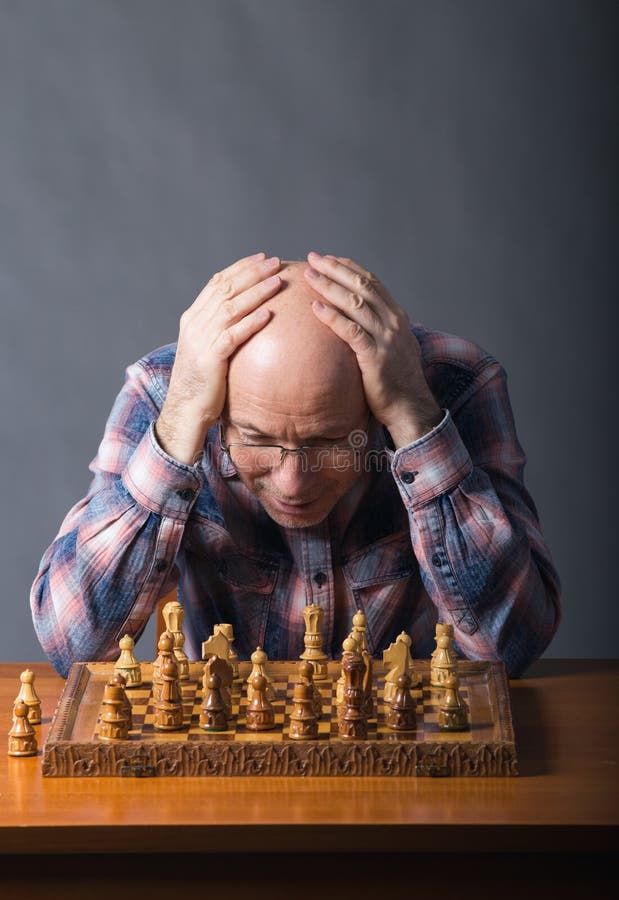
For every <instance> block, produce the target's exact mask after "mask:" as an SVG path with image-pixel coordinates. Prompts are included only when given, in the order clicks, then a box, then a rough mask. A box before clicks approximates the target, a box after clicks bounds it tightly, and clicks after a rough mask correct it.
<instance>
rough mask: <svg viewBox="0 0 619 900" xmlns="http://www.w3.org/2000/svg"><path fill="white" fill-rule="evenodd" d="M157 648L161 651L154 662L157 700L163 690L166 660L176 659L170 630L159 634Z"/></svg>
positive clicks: (154, 682) (154, 685) (154, 697)
mask: <svg viewBox="0 0 619 900" xmlns="http://www.w3.org/2000/svg"><path fill="white" fill-rule="evenodd" d="M157 649H158V651H159V653H158V655H157V659H156V660H155V662H154V663H153V691H152V693H153V700H156V699H157V698H158V696H159V693H160V691H161V686H162V684H163V678H162V675H161V672H162V669H163V666H164V664H165V662H166V661H167V660H169V659H172V658H174V660H176V657H175V655H174V638H173V637H172V635H171V634H170V632H169V631H162V632H161V634H160V635H159V641H158V642H157ZM177 671H178V665H177Z"/></svg>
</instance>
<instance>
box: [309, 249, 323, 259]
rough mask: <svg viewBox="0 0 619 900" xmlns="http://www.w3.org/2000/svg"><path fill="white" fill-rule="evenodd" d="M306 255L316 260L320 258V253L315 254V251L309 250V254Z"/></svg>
mask: <svg viewBox="0 0 619 900" xmlns="http://www.w3.org/2000/svg"><path fill="white" fill-rule="evenodd" d="M307 255H308V256H315V257H317V258H318V259H320V258H321V257H320V253H316V251H315V250H310V252H309V253H308V254H307Z"/></svg>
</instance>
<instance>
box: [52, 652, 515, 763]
mask: <svg viewBox="0 0 619 900" xmlns="http://www.w3.org/2000/svg"><path fill="white" fill-rule="evenodd" d="M419 662H420V663H422V665H421V668H424V669H425V668H426V667H428V663H427V661H425V660H424V661H419ZM423 664H425V665H423ZM105 665H106V664H101V663H93V664H89V663H75V664H74V665H73V666H72V667H71V671H70V673H69V677H68V679H67V682H66V684H65V687H64V690H63V692H62V694H61V697H60V699H59V702H58V707H57V709H56V713H55V715H54V721H53V725H52V728H51V730H50V733H49V737H48V739H47V742H46V744H45V749H44V754H43V769H42V771H43V775H45V776H47V777H97V776H98V777H115V776H116V777H118V776H121V777H122V776H125V777H127V776H133V777H152V776H176V777H193V776H239V775H241V776H242V775H249V776H256V775H266V776H297V777H298V776H305V777H307V776H340V777H342V776H352V777H355V776H357V777H358V776H368V777H372V776H377V777H384V776H395V777H402V776H409V777H424V776H427V777H446V776H456V777H493V776H515V775H518V761H517V758H516V748H515V743H514V733H513V724H512V718H511V710H510V704H509V686H508V681H507V674H506V670H505V666H504V664H503V663H501V662H498V663H497V662H476V661H470V660H463V661H462V663H461V666H462V671H463V674H465V673H467V674H484V673H485V674H486V676H487V678H488V681H489V689H491V694H493V697H492V700H493V706H494V711H495V715H496V716H497V718H498V721H499V725H500V729H499V730H500V734H501V739H500V740H496V741H490V742H483V743H480V742H463V743H448V744H445V743H441V742H423V743H417V742H413V741H407V742H405V741H398V740H397V737H396V739H395V740H394V741H393V742H392V741H374V740H366V741H355V742H354V743H348V742H346V741H338V740H329V741H324V740H315V741H303V742H298V743H295V742H292V741H291V742H286V743H281V742H274V743H269V742H258V743H251V742H245V743H244V742H230V741H209V742H205V743H200V742H187V741H182V742H181V741H179V742H172V741H166V742H164V743H159V742H157V741H119V742H117V743H114V744H103V743H99V742H96V743H95V742H86V743H76V742H73V741H71V740H67V739H66V734H67V731H68V730H70V728H71V727H72V725H73V722H74V719H75V716H76V714H77V711H78V709H79V703H80V701H81V698H82V696H83V694H84V691H85V689H86V685H87V683H88V680H89V678H90V675H91V666H92V669H93V670H97V669H99V668H101V667H102V666H105ZM287 665H289V664H287ZM394 737H395V736H394Z"/></svg>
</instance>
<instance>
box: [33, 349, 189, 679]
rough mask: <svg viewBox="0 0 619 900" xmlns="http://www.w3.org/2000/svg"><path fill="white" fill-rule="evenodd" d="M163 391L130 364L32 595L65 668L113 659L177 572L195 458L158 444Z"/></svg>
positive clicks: (43, 632)
mask: <svg viewBox="0 0 619 900" xmlns="http://www.w3.org/2000/svg"><path fill="white" fill-rule="evenodd" d="M161 402H162V398H161V397H159V396H158V394H157V392H156V391H155V389H154V387H153V385H152V384H151V380H150V376H149V374H148V371H147V370H146V368H145V367H144V366H142V365H141V363H139V362H137V363H135V364H134V365H132V366H129V368H128V369H127V371H126V377H125V383H124V386H123V388H122V390H121V392H120V393H119V395H118V397H117V398H116V402H115V404H114V407H113V409H112V411H111V413H110V416H109V419H108V422H107V424H106V427H105V432H104V436H103V439H102V441H101V444H100V446H99V449H98V453H97V456H96V457H95V459H94V460H93V461H92V462H91V464H90V466H89V469H90V471H91V472H92V473H93V478H92V480H91V482H90V485H89V487H88V491H87V494H86V496H85V497H84V498H83V499H82V500H80V501H79V502H78V503H76V504H75V506H73V508H72V509H71V510H69V512H68V514H67V516H66V517H65V519H64V521H63V522H62V524H61V526H60V530H59V532H58V535H57V536H56V538H55V540H54V541H53V543H52V544H51V546H50V547H49V548H48V549H47V551H46V552H45V554H44V555H43V558H42V560H41V563H40V566H39V570H38V573H37V575H36V578H35V580H34V583H33V585H32V589H31V592H30V605H31V609H32V616H33V622H34V627H35V631H36V633H37V636H38V638H39V641H40V643H41V646H42V647H43V649H44V651H45V652H46V654H47V655H48V657H49V659H50V660H51V662H52V663H53V665H54V666H55V668H56V669H57V670H58V672H59V673H60V674H61V675H65V676H66V674H67V672H68V670H69V668H70V666H71V663H73V662H75V661H78V660H96V659H111V658H113V657H114V656H115V655H116V654H118V652H119V651H118V641H119V639H120V638H121V637H122V636H123V634H125V633H128V634H130V635H131V636H132V637H134V638H137V637H139V635H140V634H141V632H142V631H143V630H144V627H145V625H146V622H147V621H148V618H149V616H150V615H151V613H152V612H153V610H154V608H155V606H156V604H157V601H158V599H159V598H160V597H162V596H164V595H165V594H166V593H167V592H169V591H170V590H172V589H173V588H174V586H175V585H176V584H178V582H179V579H180V573H181V567H182V557H181V554H180V552H179V548H180V545H181V539H182V536H183V531H184V527H185V522H186V520H187V517H188V516H189V513H190V510H191V507H192V505H193V503H194V501H195V499H196V497H197V496H198V494H199V493H200V490H201V487H202V483H203V474H202V469H201V467H200V466H199V464H197V465H195V466H193V467H192V466H187V465H184V464H183V463H180V462H178V461H176V460H174V459H172V458H171V457H170V456H168V455H167V454H166V453H165V452H164V451H163V450H162V449H161V447H160V446H159V445H158V443H157V440H156V437H155V433H154V422H155V420H156V419H157V417H158V415H159V407H160V405H161Z"/></svg>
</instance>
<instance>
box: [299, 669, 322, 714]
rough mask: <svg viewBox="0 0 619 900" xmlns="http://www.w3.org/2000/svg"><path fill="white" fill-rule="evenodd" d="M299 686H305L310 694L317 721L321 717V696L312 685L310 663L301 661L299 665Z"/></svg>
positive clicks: (313, 684)
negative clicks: (309, 690)
mask: <svg viewBox="0 0 619 900" xmlns="http://www.w3.org/2000/svg"><path fill="white" fill-rule="evenodd" d="M299 678H300V679H301V684H306V685H308V687H309V688H310V689H311V692H312V709H313V710H314V715H315V716H316V718H317V719H319V718H320V717H321V716H322V694H321V693H320V691H319V689H318V688H317V686H316V685H315V683H314V667H313V665H312V664H311V662H308V661H307V660H303V662H300V663H299Z"/></svg>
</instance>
